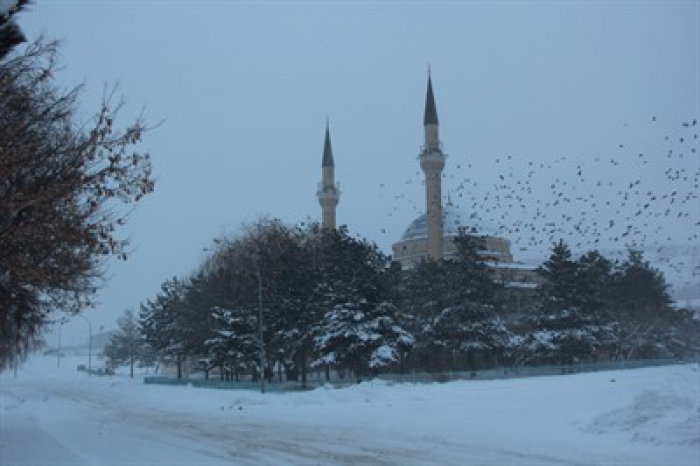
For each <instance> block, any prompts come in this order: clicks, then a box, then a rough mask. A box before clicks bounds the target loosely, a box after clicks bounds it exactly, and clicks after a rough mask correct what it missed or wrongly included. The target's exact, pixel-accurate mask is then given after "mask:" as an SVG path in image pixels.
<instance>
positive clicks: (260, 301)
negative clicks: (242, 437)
mask: <svg viewBox="0 0 700 466" xmlns="http://www.w3.org/2000/svg"><path fill="white" fill-rule="evenodd" d="M253 265H254V266H255V274H256V275H257V276H258V331H259V335H258V338H259V339H260V393H262V394H264V393H265V340H263V337H264V330H263V328H264V327H263V299H262V276H261V275H260V267H259V266H258V255H257V254H253Z"/></svg>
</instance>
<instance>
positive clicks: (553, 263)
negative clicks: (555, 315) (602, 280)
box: [537, 240, 581, 312]
mask: <svg viewBox="0 0 700 466" xmlns="http://www.w3.org/2000/svg"><path fill="white" fill-rule="evenodd" d="M537 271H538V272H539V274H540V275H542V276H543V277H544V278H545V280H546V282H545V283H544V284H543V285H542V286H541V287H540V291H539V296H538V297H539V301H540V308H541V310H543V311H544V312H558V311H561V310H564V309H572V308H579V307H580V305H581V300H580V291H581V290H580V287H579V275H580V266H579V263H577V262H576V261H574V260H573V259H572V255H571V250H570V249H569V247H568V246H567V245H566V244H565V243H564V241H563V240H559V242H558V243H556V244H554V247H553V249H552V253H551V255H550V256H549V259H547V261H545V263H544V264H542V266H540V267H539V268H538V270H537Z"/></svg>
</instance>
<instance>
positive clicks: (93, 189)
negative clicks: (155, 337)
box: [0, 40, 154, 368]
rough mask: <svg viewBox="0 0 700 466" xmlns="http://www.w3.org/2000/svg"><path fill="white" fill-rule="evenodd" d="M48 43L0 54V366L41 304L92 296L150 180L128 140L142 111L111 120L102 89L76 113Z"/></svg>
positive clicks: (28, 331) (135, 134)
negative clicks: (83, 115) (83, 117)
mask: <svg viewBox="0 0 700 466" xmlns="http://www.w3.org/2000/svg"><path fill="white" fill-rule="evenodd" d="M57 50H58V45H57V43H56V42H44V41H42V40H40V41H38V42H36V43H33V44H31V45H29V46H28V47H27V48H26V50H25V51H24V52H23V53H21V54H18V55H14V54H13V55H12V57H11V58H8V59H6V60H4V61H0V161H1V163H0V341H2V342H3V343H2V344H0V368H2V367H3V366H6V365H7V364H8V363H9V362H10V361H11V360H13V359H14V357H15V356H17V355H20V356H21V355H23V354H25V353H26V352H27V350H28V349H29V348H30V347H31V346H32V343H33V342H35V341H36V337H37V334H38V332H39V330H40V329H41V328H42V327H43V326H44V325H45V323H46V322H47V318H48V315H49V313H50V312H52V311H54V310H63V311H66V312H72V313H75V312H79V311H80V310H81V309H83V308H84V307H86V306H89V305H91V304H92V303H93V298H94V295H95V293H96V290H97V289H98V287H99V286H100V285H101V278H102V277H103V274H104V262H105V260H106V259H107V258H108V257H110V256H114V257H117V258H119V259H126V258H127V255H128V242H127V241H126V240H124V239H121V238H119V237H118V235H117V233H118V228H119V227H120V226H121V225H124V224H125V222H126V220H127V217H128V215H129V213H130V211H131V209H132V208H133V207H130V206H131V205H133V203H135V202H137V201H139V200H140V199H141V198H142V197H143V196H144V195H147V194H149V193H150V192H152V191H153V188H154V181H153V179H152V176H151V162H150V158H149V155H148V154H145V153H141V152H139V151H138V150H135V149H134V146H136V145H137V144H138V143H139V142H140V140H141V136H142V134H143V132H144V130H145V126H144V122H143V121H142V119H141V118H139V119H137V120H136V121H135V122H134V123H132V124H130V125H128V126H126V127H125V128H124V129H121V130H120V129H117V127H116V123H115V121H116V118H117V115H118V113H119V110H120V108H121V106H122V103H121V102H120V101H118V102H116V103H115V99H114V92H111V93H108V94H107V95H106V96H105V99H104V101H103V104H102V105H101V108H100V109H99V111H98V112H97V113H96V114H95V115H94V117H93V118H92V119H90V120H88V121H87V122H86V123H84V122H80V121H79V119H78V117H77V114H78V112H77V101H78V97H79V96H80V88H79V87H78V88H74V89H72V90H68V91H64V90H61V89H60V88H59V87H58V85H57V84H56V83H55V81H54V80H53V75H54V72H55V70H56V54H57Z"/></svg>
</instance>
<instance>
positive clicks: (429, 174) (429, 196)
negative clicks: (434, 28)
mask: <svg viewBox="0 0 700 466" xmlns="http://www.w3.org/2000/svg"><path fill="white" fill-rule="evenodd" d="M423 126H424V127H425V145H424V146H423V148H422V151H421V154H420V157H419V158H420V167H421V169H422V170H423V172H425V210H426V216H427V224H428V257H429V258H430V259H433V260H439V259H442V253H443V249H442V179H441V174H442V169H443V168H445V158H446V157H447V155H446V154H443V153H442V148H441V147H440V146H441V144H440V135H439V132H438V116H437V107H436V106H435V97H434V96H433V84H432V81H431V79H430V72H428V94H427V95H426V97H425V116H424V117H423Z"/></svg>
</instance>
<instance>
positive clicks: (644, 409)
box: [0, 358, 700, 466]
mask: <svg viewBox="0 0 700 466" xmlns="http://www.w3.org/2000/svg"><path fill="white" fill-rule="evenodd" d="M67 367H75V366H74V365H73V364H66V365H64V366H63V369H57V368H56V367H55V365H54V364H53V360H52V359H45V358H37V359H35V360H34V361H32V362H31V364H29V365H27V366H25V367H23V368H22V369H21V370H20V372H19V374H18V377H17V378H13V377H12V374H3V375H1V376H0V382H1V383H0V402H1V405H2V409H3V422H2V423H0V457H2V458H3V464H8V465H9V464H20V463H22V464H27V463H34V464H58V463H61V464H64V463H65V464H75V465H83V464H91V465H92V464H96V465H107V464H123V465H128V464H149V465H156V464H157V465H166V464H175V463H177V464H188V465H200V464H207V465H229V464H401V465H404V464H416V465H423V464H454V465H463V464H499V465H501V464H507V465H542V464H546V465H570V464H580V465H588V464H591V465H593V464H597V465H601V464H629V465H632V464H634V465H635V466H636V465H672V464H673V465H688V466H691V465H693V466H697V464H698V460H699V459H700V456H699V450H698V448H699V447H700V406H699V400H700V373H699V372H698V365H697V364H690V365H677V366H666V367H658V368H648V369H636V370H628V371H618V372H614V371H612V372H599V373H588V374H579V375H567V376H555V377H537V378H528V379H511V380H493V381H462V382H451V383H446V384H416V385H414V384H403V385H390V384H387V383H385V382H368V383H362V384H359V385H355V386H352V387H350V388H346V389H332V388H320V389H317V390H313V391H310V392H288V393H275V394H266V395H261V394H259V393H257V392H253V391H243V390H241V391H225V390H206V389H195V388H191V387H171V386H153V385H144V384H143V383H142V381H141V380H138V379H134V380H131V379H128V378H124V377H104V378H103V377H87V376H86V375H85V374H82V373H77V372H75V371H74V370H69V369H66V368H67Z"/></svg>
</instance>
